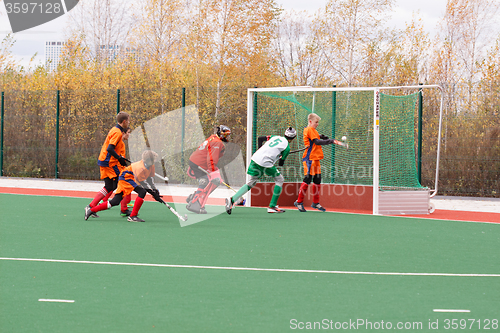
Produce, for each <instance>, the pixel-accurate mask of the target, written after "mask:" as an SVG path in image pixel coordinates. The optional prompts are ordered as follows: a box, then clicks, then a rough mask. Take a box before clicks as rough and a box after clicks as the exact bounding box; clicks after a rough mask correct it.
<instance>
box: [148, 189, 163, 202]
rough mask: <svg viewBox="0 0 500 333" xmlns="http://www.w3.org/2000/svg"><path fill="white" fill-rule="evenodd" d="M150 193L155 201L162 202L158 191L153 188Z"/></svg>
mask: <svg viewBox="0 0 500 333" xmlns="http://www.w3.org/2000/svg"><path fill="white" fill-rule="evenodd" d="M150 193H151V195H152V196H153V198H154V199H155V200H156V201H158V202H163V199H162V196H161V195H160V191H158V190H157V189H156V188H155V189H154V190H151V192H150Z"/></svg>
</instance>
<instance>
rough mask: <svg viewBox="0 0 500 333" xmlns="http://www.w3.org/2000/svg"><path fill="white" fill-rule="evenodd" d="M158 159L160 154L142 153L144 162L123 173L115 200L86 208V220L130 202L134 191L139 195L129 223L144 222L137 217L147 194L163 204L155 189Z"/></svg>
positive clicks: (136, 163) (129, 167)
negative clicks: (122, 203) (94, 214)
mask: <svg viewBox="0 0 500 333" xmlns="http://www.w3.org/2000/svg"><path fill="white" fill-rule="evenodd" d="M157 158H158V154H157V153H155V152H154V151H152V150H146V151H144V152H143V153H142V160H140V161H138V162H135V163H132V164H131V165H129V166H128V167H126V168H125V169H124V170H123V171H122V172H121V174H120V177H119V178H118V188H117V189H116V194H115V196H114V197H113V199H111V200H110V201H104V202H103V203H101V204H99V205H97V206H95V207H93V208H90V207H89V206H87V207H85V220H87V219H88V218H89V217H90V216H91V215H92V214H93V213H96V212H99V211H101V210H106V209H110V208H111V207H113V206H117V205H119V204H120V203H121V202H123V201H124V202H127V201H129V200H128V198H130V194H131V193H132V191H134V192H136V193H137V199H135V202H134V207H133V208H132V212H131V213H130V216H129V217H128V218H127V221H129V222H144V220H142V219H140V218H139V217H138V216H137V215H139V209H141V206H142V204H143V202H144V197H145V196H146V193H149V194H151V195H152V196H153V198H154V199H155V200H156V201H158V202H162V198H161V196H160V192H159V191H158V189H157V188H156V187H155V184H154V181H153V179H154V176H155V165H154V164H155V161H156V159H157Z"/></svg>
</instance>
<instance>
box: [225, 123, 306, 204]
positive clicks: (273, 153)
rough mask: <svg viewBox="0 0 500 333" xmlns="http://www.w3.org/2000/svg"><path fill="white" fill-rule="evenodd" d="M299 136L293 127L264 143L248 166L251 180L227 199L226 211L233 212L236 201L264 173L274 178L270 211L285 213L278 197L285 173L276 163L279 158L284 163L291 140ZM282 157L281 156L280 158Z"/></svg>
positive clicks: (281, 163)
mask: <svg viewBox="0 0 500 333" xmlns="http://www.w3.org/2000/svg"><path fill="white" fill-rule="evenodd" d="M296 136H297V132H296V131H295V129H293V128H292V127H289V128H288V129H287V130H286V131H285V136H284V137H282V136H278V135H273V136H271V137H270V138H269V140H268V141H267V142H266V143H264V144H263V145H262V147H260V148H259V149H258V150H257V151H256V152H255V153H254V154H253V155H252V160H251V162H250V165H249V166H248V170H247V175H249V176H250V180H249V181H248V182H247V183H246V184H245V185H243V186H242V187H241V188H240V190H239V191H238V192H236V194H235V195H233V196H232V197H231V198H227V199H226V213H228V214H231V211H232V209H233V206H234V203H235V202H237V201H238V199H239V198H241V196H242V195H244V194H245V193H247V192H248V191H249V190H250V189H251V188H252V187H254V186H255V184H257V181H258V180H259V179H260V178H261V177H262V176H263V175H264V174H266V175H268V176H270V177H273V178H274V182H275V185H274V190H273V196H272V198H271V202H270V203H269V207H268V208H267V212H268V213H284V212H285V211H284V210H283V209H281V208H279V207H278V205H277V203H278V198H279V197H280V194H281V191H282V188H283V182H284V181H285V179H284V178H283V175H282V174H281V173H280V172H279V170H278V169H277V168H276V166H275V165H274V164H275V163H276V162H277V161H278V160H280V162H279V164H280V165H283V163H284V162H285V159H286V158H287V157H288V154H289V153H290V142H292V140H293V139H295V137H296ZM280 157H281V158H280Z"/></svg>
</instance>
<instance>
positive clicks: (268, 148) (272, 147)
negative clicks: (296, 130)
mask: <svg viewBox="0 0 500 333" xmlns="http://www.w3.org/2000/svg"><path fill="white" fill-rule="evenodd" d="M288 153H290V146H289V145H288V140H287V139H286V138H285V137H282V136H278V135H273V136H271V138H270V139H269V140H268V141H267V142H266V143H265V144H263V145H262V147H260V148H259V149H258V150H257V151H256V152H255V154H253V156H252V161H254V162H255V163H257V164H258V165H260V166H261V167H264V168H270V167H272V166H274V163H276V161H277V160H279V158H280V156H281V159H282V160H284V159H286V157H287V156H288Z"/></svg>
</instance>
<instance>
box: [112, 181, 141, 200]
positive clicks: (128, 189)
mask: <svg viewBox="0 0 500 333" xmlns="http://www.w3.org/2000/svg"><path fill="white" fill-rule="evenodd" d="M137 186H138V185H137V183H136V182H134V181H133V180H131V179H127V180H121V179H120V180H119V181H118V188H117V189H116V193H123V197H125V196H127V195H129V194H130V193H132V191H133V190H134V188H136V187H137Z"/></svg>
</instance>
